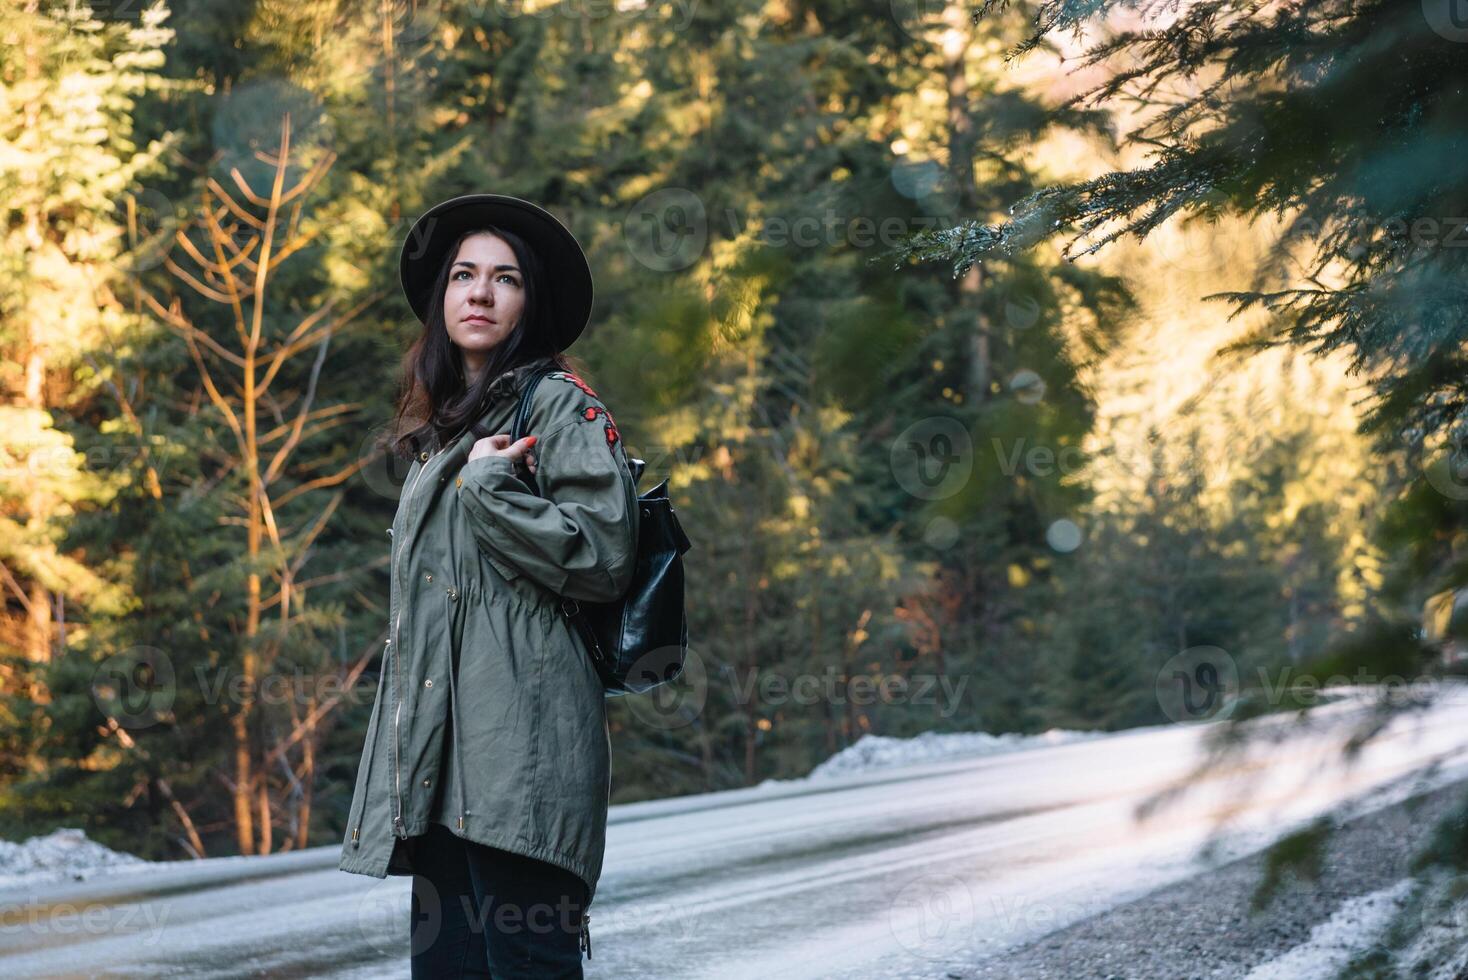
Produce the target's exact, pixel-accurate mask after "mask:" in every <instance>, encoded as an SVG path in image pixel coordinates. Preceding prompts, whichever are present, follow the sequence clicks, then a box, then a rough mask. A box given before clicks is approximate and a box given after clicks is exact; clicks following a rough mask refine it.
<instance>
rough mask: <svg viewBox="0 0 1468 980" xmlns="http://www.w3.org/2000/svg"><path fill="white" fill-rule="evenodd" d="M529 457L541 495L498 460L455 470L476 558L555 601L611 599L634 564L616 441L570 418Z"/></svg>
mask: <svg viewBox="0 0 1468 980" xmlns="http://www.w3.org/2000/svg"><path fill="white" fill-rule="evenodd" d="M596 404H597V403H595V402H588V405H596ZM601 410H602V411H603V412H604V411H605V407H604V406H601ZM532 431H533V430H532ZM531 453H532V455H534V456H535V460H536V472H535V478H536V483H537V485H538V486H539V487H540V492H541V496H536V495H535V494H534V493H532V492H531V490H530V487H529V486H527V485H526V484H525V483H524V482H523V481H522V480H521V479H520V478H519V477H518V476H517V475H516V474H515V468H514V464H513V463H511V462H510V460H508V459H506V458H505V457H503V456H482V457H480V458H479V459H473V460H470V461H469V462H467V463H465V464H464V465H463V467H462V468H461V469H460V470H459V477H460V480H461V481H462V482H461V483H460V484H459V493H460V495H461V497H460V499H461V501H462V503H463V506H464V510H465V512H466V514H467V515H468V518H469V524H470V526H471V528H472V529H473V532H474V537H475V539H476V540H477V542H478V544H479V547H480V549H481V551H482V552H483V554H484V555H485V557H486V558H487V559H488V560H489V562H490V564H492V565H493V566H494V567H495V569H496V570H498V571H501V572H502V573H508V574H507V577H512V576H513V575H516V574H519V575H525V576H526V577H528V578H530V579H532V580H534V581H535V582H537V583H539V584H540V585H542V586H544V587H545V588H547V589H550V590H551V591H552V592H555V593H556V594H557V595H562V596H567V597H569V598H572V599H580V600H584V601H587V602H611V601H612V600H614V599H618V598H620V597H621V596H622V595H624V594H625V593H626V591H627V588H628V586H629V585H630V584H631V581H632V574H633V571H634V566H635V564H636V560H637V517H638V511H637V486H636V483H635V482H634V481H633V479H632V472H631V470H630V469H629V467H628V464H627V461H626V455H625V452H624V451H623V449H622V446H621V443H620V441H609V438H608V434H607V430H606V428H605V427H604V425H603V423H602V421H601V419H600V417H598V416H597V415H596V413H594V412H593V413H592V416H591V417H585V416H582V415H580V414H578V415H577V416H576V417H575V418H573V419H572V420H571V421H568V422H565V423H562V424H561V425H560V426H559V427H557V428H556V429H554V430H552V431H551V432H550V433H549V434H548V435H546V436H544V437H542V438H541V439H539V440H538V441H537V442H536V444H535V446H534V448H533V449H532V450H531Z"/></svg>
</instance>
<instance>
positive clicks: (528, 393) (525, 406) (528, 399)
mask: <svg viewBox="0 0 1468 980" xmlns="http://www.w3.org/2000/svg"><path fill="white" fill-rule="evenodd" d="M558 370H560V368H551V369H549V370H546V371H541V372H538V373H537V374H534V375H532V376H531V377H530V380H528V381H526V382H525V390H524V391H522V392H521V393H520V403H519V405H517V406H516V407H515V422H514V424H513V425H511V426H510V442H511V443H516V442H519V441H520V439H521V438H523V436H524V433H525V430H526V429H527V428H528V427H529V426H530V406H531V403H532V402H533V401H534V400H535V389H536V388H537V387H539V385H540V382H541V381H542V380H544V378H545V376H546V375H548V374H551V373H552V372H554V371H558ZM520 479H521V482H523V483H524V484H525V485H526V486H528V487H529V488H530V492H531V493H533V494H535V495H536V496H537V497H539V496H540V485H539V484H538V483H536V482H535V474H534V473H531V472H530V471H529V470H528V469H527V470H526V472H525V475H524V476H522V477H521V478H520Z"/></svg>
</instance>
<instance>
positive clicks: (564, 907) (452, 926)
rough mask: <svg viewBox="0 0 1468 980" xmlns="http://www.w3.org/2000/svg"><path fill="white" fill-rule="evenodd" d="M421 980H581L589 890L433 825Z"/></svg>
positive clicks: (416, 946) (417, 957)
mask: <svg viewBox="0 0 1468 980" xmlns="http://www.w3.org/2000/svg"><path fill="white" fill-rule="evenodd" d="M413 860H414V863H415V864H416V865H417V866H418V867H419V868H421V869H422V873H421V874H415V875H413V898H412V902H411V906H412V920H411V929H412V932H411V936H412V941H411V950H412V964H413V965H412V976H413V980H425V978H433V980H443V978H457V977H493V978H494V980H531V978H534V980H581V975H582V974H581V944H580V938H581V912H582V909H583V908H585V905H586V884H585V882H583V881H582V880H581V879H580V878H578V877H577V876H576V875H574V874H572V873H571V872H569V871H566V870H565V869H564V868H558V867H556V866H555V865H553V864H548V863H546V862H545V861H537V860H536V859H534V858H529V857H525V856H524V855H521V854H512V853H510V852H509V851H505V850H501V849H500V848H497V847H487V846H485V845H484V844H475V843H473V842H472V841H466V840H463V839H462V838H460V837H457V836H455V835H454V833H453V831H451V830H449V829H448V828H447V827H445V826H443V825H442V824H437V823H430V824H429V825H428V831H427V833H425V834H424V835H423V837H421V838H419V839H417V840H416V841H415V846H414V851H413Z"/></svg>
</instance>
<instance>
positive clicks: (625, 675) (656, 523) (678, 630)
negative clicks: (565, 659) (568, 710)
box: [510, 368, 692, 697]
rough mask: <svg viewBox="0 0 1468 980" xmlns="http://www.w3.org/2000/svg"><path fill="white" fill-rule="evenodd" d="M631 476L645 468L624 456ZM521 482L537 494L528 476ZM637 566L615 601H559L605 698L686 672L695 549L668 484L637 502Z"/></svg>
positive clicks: (523, 401) (524, 398)
mask: <svg viewBox="0 0 1468 980" xmlns="http://www.w3.org/2000/svg"><path fill="white" fill-rule="evenodd" d="M553 370H559V369H556V368H553V369H551V370H548V371H543V372H541V373H539V374H537V375H535V376H533V377H531V378H530V379H529V380H528V381H527V382H526V385H525V390H524V392H522V393H521V395H520V404H519V406H518V407H517V409H516V411H515V422H514V425H513V427H512V428H511V430H510V441H511V442H512V443H513V442H515V441H517V440H519V439H520V438H521V437H522V436H523V435H524V432H525V429H526V427H527V426H528V425H529V424H530V404H531V398H532V397H533V396H534V394H535V388H536V386H537V385H538V384H540V382H541V379H542V378H544V377H545V376H546V375H547V374H549V373H551V371H553ZM628 462H629V463H630V464H631V467H632V478H633V481H634V482H636V481H637V480H638V479H640V478H641V477H642V471H643V467H644V466H645V465H646V464H645V463H644V462H643V461H642V460H640V459H634V458H632V457H628ZM521 479H522V480H523V481H524V482H525V483H526V485H527V486H529V487H530V489H531V490H532V491H533V492H534V493H535V494H536V496H540V495H541V493H540V487H539V486H538V485H537V484H536V482H535V477H534V475H532V474H529V473H526V474H525V475H524V476H522V477H521ZM637 507H638V532H637V566H636V571H635V572H634V573H633V575H632V584H631V585H630V586H629V587H628V589H627V593H626V595H624V596H622V597H621V598H620V599H616V600H614V601H612V602H577V600H575V599H569V598H566V597H562V598H561V602H560V609H561V614H562V615H563V616H565V617H566V618H567V619H568V620H569V621H570V622H571V624H572V625H573V626H574V627H575V628H576V630H577V631H578V633H579V634H580V636H581V639H582V640H583V641H584V642H585V644H586V649H587V652H588V653H589V654H590V655H591V662H592V665H593V666H594V667H595V668H596V672H597V674H598V675H600V677H601V680H602V686H603V687H604V688H605V689H606V695H607V697H616V696H619V695H623V694H641V693H643V692H645V691H649V690H651V689H652V688H654V687H657V686H658V685H659V684H666V683H667V682H668V681H671V680H673V679H674V678H676V677H677V676H678V675H679V674H680V673H682V671H683V661H684V657H685V656H686V655H687V652H688V619H687V617H686V616H685V615H684V609H683V558H682V555H683V552H685V551H687V550H688V549H689V548H690V547H692V543H691V542H690V541H689V540H688V536H687V535H685V534H684V533H683V528H682V526H681V525H680V524H679V523H678V515H677V514H676V513H675V512H674V511H673V502H672V500H670V499H669V498H668V481H667V480H666V479H665V480H663V481H662V482H661V483H659V484H658V485H657V486H655V487H653V488H652V489H650V490H648V491H647V492H646V493H643V494H640V495H639V496H638V498H637Z"/></svg>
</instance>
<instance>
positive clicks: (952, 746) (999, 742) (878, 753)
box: [766, 728, 1110, 782]
mask: <svg viewBox="0 0 1468 980" xmlns="http://www.w3.org/2000/svg"><path fill="white" fill-rule="evenodd" d="M1107 734H1110V733H1108V732H1077V731H1069V730H1066V729H1062V728H1052V729H1050V730H1049V731H1047V732H1042V733H1040V734H1039V735H1019V734H1015V733H1014V732H1005V733H1003V734H1000V735H990V734H989V733H988V732H943V733H940V732H923V733H922V734H921V735H917V736H914V737H912V738H892V737H890V736H887V735H870V734H868V735H863V736H862V737H861V738H859V739H857V741H856V742H855V743H854V744H852V745H848V746H847V747H846V748H844V749H842V750H841V751H840V752H837V753H836V754H835V755H833V756H831V758H829V759H827V760H826V761H825V762H822V763H821V764H820V765H818V766H816V767H815V768H814V769H812V770H811V771H810V774H809V775H808V776H806V777H805V778H806V779H812V780H818V779H830V778H832V777H835V776H850V775H854V774H856V773H862V772H870V771H872V770H874V769H889V768H894V767H897V766H912V765H920V764H922V763H925V762H943V761H945V760H948V759H961V758H964V757H967V756H978V755H994V754H996V753H1000V752H1014V751H1017V750H1020V749H1033V748H1040V747H1042V746H1048V745H1064V744H1065V743H1067V742H1080V741H1084V740H1086V739H1092V738H1102V737H1104V736H1105V735H1107ZM787 781H788V780H787ZM766 782H769V780H766Z"/></svg>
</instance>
